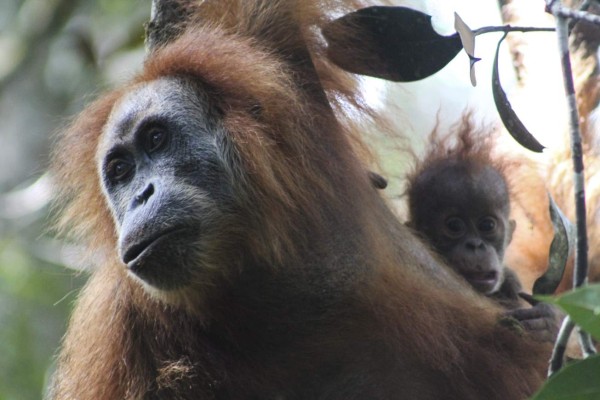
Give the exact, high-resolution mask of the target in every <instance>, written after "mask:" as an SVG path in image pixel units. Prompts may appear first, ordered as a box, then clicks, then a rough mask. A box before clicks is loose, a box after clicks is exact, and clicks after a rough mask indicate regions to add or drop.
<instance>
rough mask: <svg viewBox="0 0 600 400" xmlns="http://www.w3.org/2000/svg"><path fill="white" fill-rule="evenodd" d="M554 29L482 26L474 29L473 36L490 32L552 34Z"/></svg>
mask: <svg viewBox="0 0 600 400" xmlns="http://www.w3.org/2000/svg"><path fill="white" fill-rule="evenodd" d="M555 30H556V28H537V27H529V26H510V25H502V26H484V27H482V28H478V29H474V30H473V34H474V35H476V36H477V35H481V34H483V33H490V32H505V33H508V32H554V31H555Z"/></svg>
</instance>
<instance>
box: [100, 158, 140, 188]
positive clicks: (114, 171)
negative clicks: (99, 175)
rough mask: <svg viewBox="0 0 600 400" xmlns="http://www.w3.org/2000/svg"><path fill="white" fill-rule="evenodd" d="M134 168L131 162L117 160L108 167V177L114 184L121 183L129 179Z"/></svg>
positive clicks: (106, 171) (106, 170) (112, 161)
mask: <svg viewBox="0 0 600 400" xmlns="http://www.w3.org/2000/svg"><path fill="white" fill-rule="evenodd" d="M133 168H134V165H133V164H132V163H131V162H129V161H127V160H124V159H121V158H115V159H113V160H111V161H110V162H109V163H108V164H107V165H106V169H105V173H106V177H107V178H108V179H109V180H110V181H111V182H113V183H119V182H122V181H124V180H125V179H127V178H128V177H129V175H130V174H131V172H132V171H133Z"/></svg>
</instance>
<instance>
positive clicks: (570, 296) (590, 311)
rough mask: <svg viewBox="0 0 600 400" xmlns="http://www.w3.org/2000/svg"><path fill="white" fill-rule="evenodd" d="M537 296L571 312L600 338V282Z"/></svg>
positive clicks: (573, 317)
mask: <svg viewBox="0 0 600 400" xmlns="http://www.w3.org/2000/svg"><path fill="white" fill-rule="evenodd" d="M536 298H539V299H541V300H544V301H546V302H548V303H552V304H556V305H557V306H559V307H560V308H562V309H563V310H564V311H565V312H566V313H567V314H569V316H570V317H571V318H572V319H573V321H574V322H575V323H576V324H577V325H579V326H580V327H581V329H583V330H584V331H586V332H588V333H590V334H591V335H592V336H594V337H595V338H596V339H600V284H594V285H587V286H584V287H582V288H579V289H576V290H572V291H570V292H567V293H565V294H563V295H561V296H558V297H550V296H536ZM599 399H600V397H599Z"/></svg>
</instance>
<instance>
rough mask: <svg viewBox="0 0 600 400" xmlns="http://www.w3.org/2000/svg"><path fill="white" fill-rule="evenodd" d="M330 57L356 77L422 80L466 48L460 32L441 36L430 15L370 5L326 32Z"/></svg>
mask: <svg viewBox="0 0 600 400" xmlns="http://www.w3.org/2000/svg"><path fill="white" fill-rule="evenodd" d="M323 36H324V37H325V39H326V40H327V43H328V45H329V48H328V57H329V58H330V59H331V60H332V61H333V62H334V63H335V64H337V65H338V66H339V67H341V68H343V69H345V70H346V71H349V72H353V73H356V74H362V75H369V76H374V77H377V78H382V79H387V80H390V81H395V82H411V81H418V80H421V79H424V78H427V77H428V76H431V75H433V74H435V73H436V72H438V71H439V70H441V69H442V68H444V67H445V66H446V65H447V64H448V63H449V62H450V61H452V59H453V58H454V57H456V55H457V54H458V52H459V51H460V50H461V49H462V44H461V41H460V37H459V36H458V34H456V33H455V34H453V35H451V36H441V35H439V34H438V33H436V32H435V31H434V30H433V27H432V25H431V16H430V15H427V14H424V13H422V12H420V11H416V10H413V9H410V8H406V7H379V6H378V7H368V8H363V9H360V10H358V11H355V12H353V13H350V14H346V15H344V16H343V17H341V18H338V19H336V20H334V21H332V22H330V23H329V24H328V25H327V26H326V27H325V28H324V29H323Z"/></svg>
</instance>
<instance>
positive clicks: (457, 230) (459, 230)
mask: <svg viewBox="0 0 600 400" xmlns="http://www.w3.org/2000/svg"><path fill="white" fill-rule="evenodd" d="M444 226H445V230H446V233H447V234H448V235H449V236H451V237H460V236H462V235H464V233H465V231H466V228H467V227H466V225H465V222H464V221H463V220H462V219H460V218H458V217H450V218H448V219H447V220H446V222H445V223H444Z"/></svg>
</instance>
